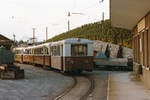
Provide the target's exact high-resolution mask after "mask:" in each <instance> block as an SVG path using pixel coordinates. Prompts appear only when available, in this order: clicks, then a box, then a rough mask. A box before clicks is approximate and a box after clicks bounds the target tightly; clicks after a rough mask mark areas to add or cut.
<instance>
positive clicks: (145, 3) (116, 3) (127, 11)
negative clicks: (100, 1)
mask: <svg viewBox="0 0 150 100" xmlns="http://www.w3.org/2000/svg"><path fill="white" fill-rule="evenodd" d="M149 11H150V0H110V20H111V25H112V26H114V27H120V28H126V29H129V30H132V29H133V28H134V27H135V26H136V24H137V23H138V22H139V21H140V20H141V19H142V18H143V17H144V16H145V15H146V14H147V13H148V12H149Z"/></svg>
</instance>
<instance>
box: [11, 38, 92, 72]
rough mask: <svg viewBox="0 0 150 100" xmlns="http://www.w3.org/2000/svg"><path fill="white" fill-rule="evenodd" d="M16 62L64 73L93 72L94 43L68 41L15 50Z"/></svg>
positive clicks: (76, 39)
mask: <svg viewBox="0 0 150 100" xmlns="http://www.w3.org/2000/svg"><path fill="white" fill-rule="evenodd" d="M14 52H15V61H16V62H20V63H29V64H37V65H42V66H48V67H51V68H53V69H58V70H60V71H62V72H72V71H75V72H82V71H84V70H85V71H92V70H93V42H92V41H90V40H87V39H78V38H75V39H66V40H62V41H57V42H51V43H45V44H41V45H36V46H30V47H22V48H15V49H14Z"/></svg>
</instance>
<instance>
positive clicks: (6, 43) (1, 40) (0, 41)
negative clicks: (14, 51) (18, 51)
mask: <svg viewBox="0 0 150 100" xmlns="http://www.w3.org/2000/svg"><path fill="white" fill-rule="evenodd" d="M12 45H13V41H12V40H10V39H8V38H7V37H5V36H3V35H2V34H0V47H1V46H3V47H5V48H6V49H7V50H10V49H11V46H12Z"/></svg>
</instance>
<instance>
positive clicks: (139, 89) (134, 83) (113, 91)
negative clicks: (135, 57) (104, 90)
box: [107, 72, 150, 100]
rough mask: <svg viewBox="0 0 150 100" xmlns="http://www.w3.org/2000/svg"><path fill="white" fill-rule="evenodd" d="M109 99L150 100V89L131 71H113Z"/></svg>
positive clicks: (110, 78) (110, 76) (110, 79)
mask: <svg viewBox="0 0 150 100" xmlns="http://www.w3.org/2000/svg"><path fill="white" fill-rule="evenodd" d="M107 100H150V90H148V89H146V88H145V87H144V85H143V83H142V82H141V81H140V80H137V79H136V78H135V76H134V75H133V74H132V73H131V72H112V73H111V74H110V75H109V86H108V98H107Z"/></svg>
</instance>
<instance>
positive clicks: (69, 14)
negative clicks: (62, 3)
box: [68, 12, 84, 31]
mask: <svg viewBox="0 0 150 100" xmlns="http://www.w3.org/2000/svg"><path fill="white" fill-rule="evenodd" d="M71 15H84V13H75V12H74V13H70V12H68V31H70V16H71Z"/></svg>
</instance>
